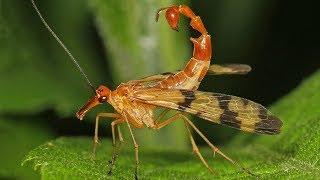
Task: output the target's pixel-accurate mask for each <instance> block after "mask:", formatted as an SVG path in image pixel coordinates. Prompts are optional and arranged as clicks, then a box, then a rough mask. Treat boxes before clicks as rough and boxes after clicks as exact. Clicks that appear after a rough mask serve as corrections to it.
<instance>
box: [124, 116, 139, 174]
mask: <svg viewBox="0 0 320 180" xmlns="http://www.w3.org/2000/svg"><path fill="white" fill-rule="evenodd" d="M125 120H126V122H127V125H128V128H129V131H130V134H131V137H132V141H133V144H134V152H135V160H136V167H135V172H134V177H135V179H136V180H137V179H138V166H139V145H138V144H137V142H136V140H135V138H134V135H133V132H132V129H131V127H130V124H129V122H128V119H127V117H125Z"/></svg>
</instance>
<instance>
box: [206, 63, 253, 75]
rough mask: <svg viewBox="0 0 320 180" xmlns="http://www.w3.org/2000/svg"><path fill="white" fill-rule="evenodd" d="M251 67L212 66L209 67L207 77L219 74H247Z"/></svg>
mask: <svg viewBox="0 0 320 180" xmlns="http://www.w3.org/2000/svg"><path fill="white" fill-rule="evenodd" d="M250 71H251V67H250V66H249V65H246V64H222V65H218V64H213V65H211V66H210V67H209V69H208V72H207V75H221V74H247V73H248V72H250Z"/></svg>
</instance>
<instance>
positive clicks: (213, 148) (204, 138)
mask: <svg viewBox="0 0 320 180" xmlns="http://www.w3.org/2000/svg"><path fill="white" fill-rule="evenodd" d="M181 117H182V118H183V119H184V120H185V121H187V122H188V124H189V125H190V126H191V127H192V128H193V129H194V130H195V131H196V132H197V133H198V134H199V135H200V137H201V138H202V139H203V140H204V141H205V142H206V143H207V144H208V145H209V147H210V148H211V149H212V151H213V152H214V153H215V152H216V153H218V154H220V155H221V156H222V157H224V158H225V159H227V160H228V161H229V162H231V163H232V164H233V165H235V166H238V167H239V168H240V169H241V170H243V171H244V172H246V173H248V174H250V175H253V176H254V174H253V173H251V172H250V171H249V170H247V169H246V168H244V167H242V166H241V165H240V164H239V163H237V162H236V161H234V160H232V159H231V158H229V157H228V156H227V155H225V154H224V153H223V152H221V151H220V150H219V149H218V148H217V147H215V146H214V145H213V144H212V143H211V142H210V141H209V140H208V138H207V137H206V136H205V135H203V134H202V133H201V131H200V130H199V129H198V128H197V127H196V126H195V125H194V124H193V123H192V122H191V121H190V120H189V119H188V118H187V117H186V116H184V115H183V114H181Z"/></svg>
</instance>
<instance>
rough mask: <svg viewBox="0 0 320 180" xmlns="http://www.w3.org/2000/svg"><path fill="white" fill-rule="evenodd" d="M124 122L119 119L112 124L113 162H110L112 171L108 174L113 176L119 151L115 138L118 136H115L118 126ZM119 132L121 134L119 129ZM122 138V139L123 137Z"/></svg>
mask: <svg viewBox="0 0 320 180" xmlns="http://www.w3.org/2000/svg"><path fill="white" fill-rule="evenodd" d="M123 122H124V120H123V119H117V120H115V121H112V123H111V131H112V146H113V148H112V158H111V161H109V162H110V164H109V167H110V169H109V172H108V174H109V175H111V174H112V170H113V169H114V164H115V161H116V159H117V156H118V149H117V145H116V137H115V136H116V134H115V126H117V127H119V126H118V125H119V124H121V123H123ZM118 132H120V131H119V129H118ZM119 134H120V133H119ZM121 138H122V136H121ZM119 140H120V135H119ZM120 141H121V140H120Z"/></svg>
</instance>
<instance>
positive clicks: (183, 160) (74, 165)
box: [24, 71, 320, 179]
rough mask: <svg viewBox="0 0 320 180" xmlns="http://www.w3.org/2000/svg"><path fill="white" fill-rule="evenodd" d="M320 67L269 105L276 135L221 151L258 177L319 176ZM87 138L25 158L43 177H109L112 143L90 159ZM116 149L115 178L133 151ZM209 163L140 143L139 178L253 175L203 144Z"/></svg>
mask: <svg viewBox="0 0 320 180" xmlns="http://www.w3.org/2000/svg"><path fill="white" fill-rule="evenodd" d="M319 89H320V71H318V72H317V73H315V74H314V75H313V76H312V77H311V78H309V79H308V80H306V81H305V82H303V83H302V85H301V86H299V87H298V88H297V89H296V90H294V91H293V92H292V93H290V94H289V95H288V96H286V97H284V98H283V99H281V100H280V101H279V102H277V103H276V104H275V105H274V106H273V107H272V108H271V109H272V111H273V112H274V113H275V114H276V115H278V116H279V117H280V118H281V119H282V120H283V122H284V127H283V132H282V133H281V134H280V135H278V136H262V135H239V136H238V137H236V138H235V139H233V140H232V141H231V142H230V143H229V144H226V146H225V147H224V148H222V151H223V152H225V153H226V154H228V155H229V156H231V157H233V159H236V160H237V161H239V162H241V163H242V164H243V165H244V166H245V167H247V168H248V169H250V171H252V172H254V174H255V175H257V176H258V177H259V178H261V179H288V178H289V179H292V178H293V179H294V178H298V179H301V178H308V179H313V178H318V177H319V176H320V167H319V162H320V161H319V158H320V157H319V155H318V154H319V153H318V152H319V151H320V138H319V137H320V125H319V123H318V122H319V120H320V110H319V101H320V94H319ZM91 144H92V141H91V139H89V138H59V139H57V140H53V141H50V142H48V143H46V144H44V145H42V146H40V147H38V148H36V149H35V150H33V151H31V152H30V153H29V154H28V155H27V156H26V158H25V160H24V162H25V163H30V164H33V166H34V167H36V168H37V169H38V170H39V171H40V173H41V175H42V178H43V179H57V178H58V179H59V178H68V179H69V178H72V177H77V178H87V179H97V178H106V177H108V175H107V173H108V167H107V166H108V160H109V159H110V157H111V149H112V146H111V144H110V142H109V141H103V142H102V145H101V147H99V149H98V153H97V157H96V160H95V161H92V160H91V153H90V152H91ZM124 145H125V146H126V147H127V148H125V149H123V150H122V152H120V155H119V158H118V159H119V160H118V161H117V164H116V169H115V172H114V174H113V177H114V178H125V179H132V178H133V165H134V152H133V148H132V144H131V141H130V140H126V142H125V144H124ZM202 150H203V152H204V155H205V157H206V158H207V159H208V162H209V164H211V165H212V167H213V168H214V169H215V170H216V171H217V172H219V175H217V176H213V175H211V174H210V173H209V172H208V171H207V170H206V169H205V167H204V166H203V165H202V164H201V162H200V160H198V158H197V157H193V156H192V155H191V149H190V152H185V151H179V150H176V149H175V147H173V148H172V147H171V148H163V146H155V147H153V148H144V147H143V146H140V161H141V163H140V177H141V178H142V179H152V178H158V179H175V178H176V179H182V178H184V179H212V178H221V179H238V178H240V179H244V178H252V179H254V178H256V177H252V176H249V175H248V174H246V173H244V172H242V171H240V170H239V169H237V168H236V167H234V166H233V165H231V164H230V163H229V162H228V161H226V160H225V159H223V158H221V157H220V156H219V155H216V157H214V158H212V153H211V152H209V150H208V149H207V148H203V149H202Z"/></svg>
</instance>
